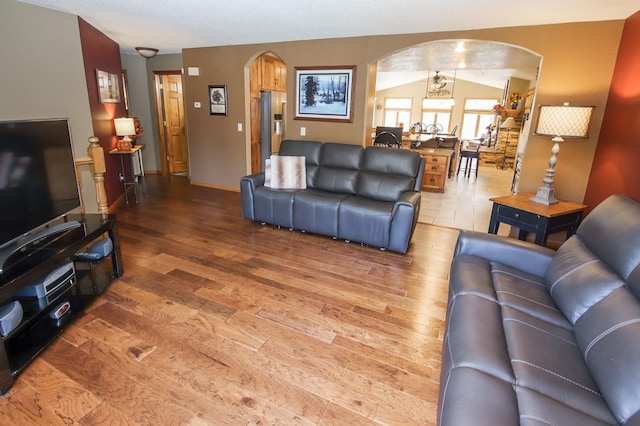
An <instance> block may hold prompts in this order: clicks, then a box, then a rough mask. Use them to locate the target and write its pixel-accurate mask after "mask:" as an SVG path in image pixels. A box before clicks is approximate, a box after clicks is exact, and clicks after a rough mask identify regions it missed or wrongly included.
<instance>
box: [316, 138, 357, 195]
mask: <svg viewBox="0 0 640 426" xmlns="http://www.w3.org/2000/svg"><path fill="white" fill-rule="evenodd" d="M363 153H364V148H362V147H361V146H359V145H348V144H340V143H325V144H324V145H323V147H322V153H321V155H320V167H319V169H318V174H317V177H316V180H315V181H314V183H313V186H312V187H313V188H316V189H319V190H321V191H327V192H335V193H340V194H355V193H356V183H357V181H358V173H359V172H360V165H361V162H362V154H363Z"/></svg>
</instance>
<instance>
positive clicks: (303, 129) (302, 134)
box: [300, 127, 307, 136]
mask: <svg viewBox="0 0 640 426" xmlns="http://www.w3.org/2000/svg"><path fill="white" fill-rule="evenodd" d="M300 136H307V128H306V127H300Z"/></svg>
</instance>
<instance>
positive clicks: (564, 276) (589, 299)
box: [545, 235, 624, 324]
mask: <svg viewBox="0 0 640 426" xmlns="http://www.w3.org/2000/svg"><path fill="white" fill-rule="evenodd" d="M545 283H546V284H547V289H548V290H549V293H550V294H551V297H552V298H553V300H554V302H555V303H556V305H558V308H560V310H561V311H562V313H563V314H564V316H565V317H567V319H568V320H569V321H570V322H571V324H575V323H576V321H577V320H578V319H579V318H580V316H582V314H584V313H585V312H586V311H587V309H589V308H590V307H592V306H593V305H595V304H596V303H598V302H599V301H600V300H602V299H604V298H605V297H607V296H608V295H609V294H610V293H611V292H612V291H613V290H615V289H616V288H618V287H621V286H623V285H624V281H623V280H622V278H620V277H619V276H618V275H617V274H615V273H614V272H613V271H612V270H611V269H610V268H609V267H608V266H607V265H606V264H605V263H603V262H602V260H600V259H599V258H598V257H596V256H595V255H594V254H593V253H592V252H591V251H589V250H588V249H587V248H586V247H585V246H584V245H583V244H582V241H581V240H580V238H579V237H577V236H575V235H574V236H573V237H571V238H570V239H569V240H567V241H566V242H565V243H564V244H563V245H562V246H560V248H559V249H558V251H557V252H556V255H555V256H554V258H553V260H552V261H551V265H549V268H548V269H547V272H546V274H545Z"/></svg>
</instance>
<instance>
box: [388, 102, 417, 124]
mask: <svg viewBox="0 0 640 426" xmlns="http://www.w3.org/2000/svg"><path fill="white" fill-rule="evenodd" d="M412 102H413V99H411V98H387V99H385V100H384V125H385V126H386V127H400V123H402V127H403V130H404V131H408V130H409V126H411V104H412Z"/></svg>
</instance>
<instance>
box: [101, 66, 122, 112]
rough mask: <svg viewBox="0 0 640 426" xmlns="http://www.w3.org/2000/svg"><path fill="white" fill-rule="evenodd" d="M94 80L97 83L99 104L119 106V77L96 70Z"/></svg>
mask: <svg viewBox="0 0 640 426" xmlns="http://www.w3.org/2000/svg"><path fill="white" fill-rule="evenodd" d="M96 79H97V82H98V96H99V98H100V103H103V104H119V103H120V83H119V82H118V81H119V80H120V76H119V75H118V74H113V73H110V72H107V71H102V70H99V69H96Z"/></svg>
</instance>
